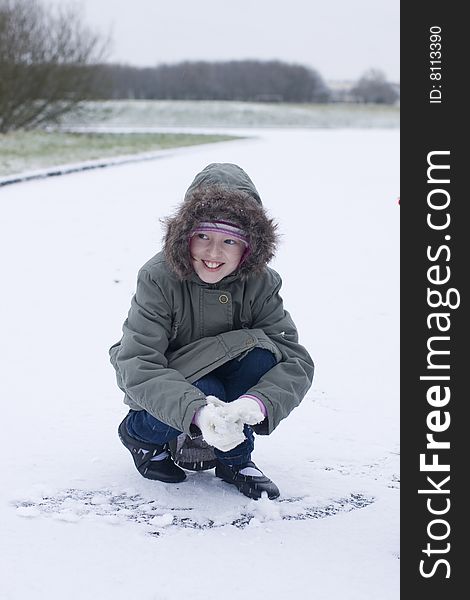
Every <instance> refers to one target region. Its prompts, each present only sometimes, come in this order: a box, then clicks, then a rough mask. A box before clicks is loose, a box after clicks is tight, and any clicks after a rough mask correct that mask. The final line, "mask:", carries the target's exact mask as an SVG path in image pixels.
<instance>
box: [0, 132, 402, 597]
mask: <svg viewBox="0 0 470 600" xmlns="http://www.w3.org/2000/svg"><path fill="white" fill-rule="evenodd" d="M254 133H256V134H257V137H256V138H253V139H249V140H240V141H233V142H227V143H223V144H217V145H211V146H207V147H205V146H201V147H193V148H190V149H185V150H184V151H183V152H177V151H174V152H172V153H171V154H170V155H167V156H163V157H162V158H161V159H159V160H155V161H147V162H142V163H134V164H128V165H121V166H116V167H110V168H107V169H103V170H96V171H88V172H83V173H75V174H70V175H65V176H62V177H53V178H49V179H44V180H39V181H32V182H28V183H20V184H17V185H11V186H8V187H5V188H2V189H1V190H0V202H1V207H2V219H1V224H0V245H1V247H0V256H1V273H2V288H3V291H2V294H1V301H0V302H1V315H2V323H3V326H2V334H3V335H2V344H1V350H0V353H1V356H0V360H1V364H2V389H3V403H2V404H3V410H2V419H3V427H2V436H1V441H2V457H3V460H2V463H3V471H2V486H1V506H0V519H1V532H2V534H1V537H0V540H1V541H0V548H1V554H2V561H1V563H0V565H1V566H0V569H1V573H0V597H1V598H2V599H5V600H24V599H25V598H28V599H31V600H36V599H40V600H42V599H47V600H56V599H57V600H58V599H62V598H67V600H85V599H86V600H88V599H95V598H99V599H100V600H108V599H109V600H121V599H123V600H124V599H126V600H128V599H129V598H131V597H132V598H138V599H139V600H173V599H179V598H191V600H199V599H201V600H202V599H204V600H213V599H214V600H215V599H218V598H227V599H229V600H232V599H236V598H242V597H245V596H248V595H249V596H250V597H266V598H276V599H277V598H279V599H281V598H286V597H289V598H305V599H307V598H315V599H316V600H336V599H341V600H356V599H358V600H359V599H360V600H369V599H373V600H388V599H394V600H395V599H397V598H398V597H399V592H398V574H399V539H398V524H399V514H398V486H399V482H398V481H399V480H398V465H399V457H398V452H399V449H398V420H399V414H398V379H399V373H398V368H399V360H398V359H399V357H398V342H399V340H398V298H399V277H398V275H399V274H398V263H399V248H398V240H399V207H398V205H397V196H398V195H399V188H398V185H399V179H398V142H399V136H398V132H397V131H396V130H367V131H366V130H329V131H322V130H290V131H289V130H269V131H268V130H264V131H258V132H254ZM214 161H217V162H235V163H238V164H239V165H240V166H242V167H243V168H244V169H245V170H246V171H247V172H248V173H249V174H250V175H251V177H252V178H253V180H254V182H255V184H256V186H257V187H258V190H259V191H260V194H261V196H262V198H263V200H264V203H265V205H266V206H267V208H268V209H269V211H270V213H271V214H272V215H273V216H274V217H276V218H277V220H278V221H279V223H280V229H281V232H282V233H283V242H282V245H281V248H280V252H279V255H278V257H277V259H276V260H275V261H274V262H273V266H274V268H276V269H278V270H279V272H280V273H281V274H282V276H283V281H284V286H283V293H282V295H283V298H284V301H285V305H286V307H287V309H288V310H289V311H290V312H291V314H292V315H293V317H294V320H295V321H296V323H297V325H298V328H299V331H300V336H301V342H302V343H303V344H304V345H306V346H307V347H308V349H309V350H310V353H311V355H312V357H313V359H314V361H315V363H316V369H317V370H316V377H315V381H314V385H313V387H312V389H311V390H310V392H309V393H308V394H307V396H306V398H305V399H304V401H303V403H302V404H301V405H300V407H299V408H298V409H296V410H295V411H294V412H293V413H292V414H291V415H290V417H289V418H288V419H286V420H285V421H283V422H282V423H281V425H280V426H279V427H278V428H277V429H276V431H275V432H274V433H273V434H272V435H271V436H269V437H258V438H257V446H256V450H255V454H254V459H255V461H256V462H257V463H258V464H259V465H260V467H262V468H263V470H264V471H265V472H266V473H267V474H268V475H269V476H271V477H272V478H273V479H274V481H276V483H277V484H278V485H279V487H280V489H281V497H280V499H279V500H276V501H274V502H269V501H268V500H261V501H258V502H255V501H252V500H248V499H247V498H245V497H244V496H242V495H241V494H239V493H238V492H237V491H236V490H235V488H232V486H228V485H226V484H224V483H223V482H221V481H219V480H216V478H215V477H214V476H213V472H212V471H208V472H204V473H190V474H189V476H188V479H187V480H186V481H185V482H183V483H182V484H180V485H176V486H175V485H173V486H172V485H165V484H161V483H155V482H151V481H148V480H145V479H142V478H141V477H140V476H139V474H138V473H137V471H136V470H135V469H134V466H133V464H132V462H131V459H130V456H129V454H128V452H127V451H126V450H125V449H124V448H123V447H122V446H121V444H120V442H119V440H118V437H117V434H116V428H117V425H118V423H119V422H120V420H121V419H122V417H123V416H124V415H125V413H126V407H125V406H124V405H123V404H122V402H121V397H122V394H121V392H120V391H119V390H118V388H117V387H116V385H115V379H114V371H113V369H112V367H111V365H110V364H109V362H108V355H107V350H108V347H109V346H110V345H111V344H112V343H113V342H114V341H116V340H117V339H119V337H120V330H121V325H122V322H123V320H124V318H125V316H126V313H127V310H128V306H129V302H130V298H131V295H132V293H133V290H134V286H135V279H136V274H137V270H138V268H139V267H140V266H141V265H142V264H143V263H144V262H145V261H146V260H147V259H148V258H149V257H150V256H152V255H153V254H154V253H155V252H156V251H158V249H159V247H160V236H161V229H160V224H159V221H158V220H159V218H161V217H162V216H165V215H167V214H168V213H169V212H171V211H172V210H173V208H174V207H175V206H176V205H177V203H178V202H179V201H180V200H181V199H182V197H183V194H184V191H185V189H186V188H187V186H188V185H189V183H190V182H191V180H192V178H193V176H194V174H195V173H196V172H197V171H199V170H200V169H201V168H203V167H204V166H205V165H206V164H208V163H209V162H214Z"/></svg>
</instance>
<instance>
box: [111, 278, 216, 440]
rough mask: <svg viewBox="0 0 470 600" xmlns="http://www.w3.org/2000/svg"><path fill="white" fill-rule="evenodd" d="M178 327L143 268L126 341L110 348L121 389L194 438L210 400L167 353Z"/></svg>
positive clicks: (127, 326) (127, 320)
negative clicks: (198, 415)
mask: <svg viewBox="0 0 470 600" xmlns="http://www.w3.org/2000/svg"><path fill="white" fill-rule="evenodd" d="M171 327H172V311H171V307H170V306H169V303H168V302H167V300H166V299H165V296H164V294H163V292H162V290H161V288H160V286H159V285H158V283H157V282H156V281H155V280H154V279H153V278H152V276H151V273H150V272H148V271H147V270H143V269H141V270H140V271H139V274H138V278H137V288H136V293H135V295H134V297H133V298H132V301H131V308H130V310H129V314H128V317H127V319H126V321H125V322H124V325H123V336H122V338H121V341H120V343H119V344H117V345H116V346H114V347H112V348H111V349H110V354H111V362H112V363H113V366H114V367H115V369H116V373H117V379H118V385H119V386H120V387H121V389H122V390H123V391H124V392H125V393H126V394H127V396H128V397H129V398H130V399H131V400H132V402H133V403H134V404H136V405H138V406H139V407H141V408H143V409H144V410H146V411H147V412H149V413H150V414H151V415H153V416H154V417H155V418H157V419H159V420H160V421H163V422H164V423H167V424H168V425H170V426H171V427H174V428H175V429H178V430H179V431H185V432H186V433H189V432H190V431H189V429H190V425H191V420H192V418H193V415H194V413H195V411H196V409H197V408H199V407H200V406H203V405H204V404H205V403H206V401H205V396H204V394H203V393H202V392H200V391H199V390H198V389H197V388H196V387H194V386H193V385H191V384H190V383H188V382H187V381H186V379H185V378H184V376H183V375H182V374H181V373H180V372H179V371H176V370H175V369H170V368H168V361H167V359H166V357H165V352H166V350H167V348H168V344H169V339H170V336H171Z"/></svg>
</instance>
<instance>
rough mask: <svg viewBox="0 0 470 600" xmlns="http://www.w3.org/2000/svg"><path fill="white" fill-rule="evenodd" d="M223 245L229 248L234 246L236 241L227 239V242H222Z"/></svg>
mask: <svg viewBox="0 0 470 600" xmlns="http://www.w3.org/2000/svg"><path fill="white" fill-rule="evenodd" d="M224 243H225V244H228V245H229V246H233V245H235V244H236V243H237V242H236V240H232V239H230V238H229V239H228V240H224Z"/></svg>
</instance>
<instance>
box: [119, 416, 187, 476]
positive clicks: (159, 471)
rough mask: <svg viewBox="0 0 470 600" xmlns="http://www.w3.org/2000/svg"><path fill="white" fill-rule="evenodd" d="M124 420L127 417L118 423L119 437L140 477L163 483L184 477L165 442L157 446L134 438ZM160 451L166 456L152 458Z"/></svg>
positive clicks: (184, 474)
mask: <svg viewBox="0 0 470 600" xmlns="http://www.w3.org/2000/svg"><path fill="white" fill-rule="evenodd" d="M126 422H127V417H126V418H125V419H124V420H123V421H122V423H121V424H120V425H119V429H118V434H119V439H120V440H121V442H122V443H123V444H124V446H125V447H126V448H127V449H128V450H129V452H130V453H131V455H132V458H133V459H134V464H135V466H136V468H137V470H138V471H139V473H140V474H141V475H142V477H145V478H146V479H154V480H157V481H164V482H165V483H180V482H181V481H184V480H185V479H186V473H185V472H184V471H183V469H180V468H179V467H177V466H176V465H175V463H174V462H173V459H172V458H171V454H170V452H169V451H168V449H167V444H165V445H164V446H158V445H157V444H150V443H148V442H140V441H139V440H136V439H135V438H133V437H131V436H130V435H129V433H128V432H127V426H126ZM162 452H166V454H167V456H166V458H163V459H162V460H152V458H153V457H154V456H158V455H159V454H162Z"/></svg>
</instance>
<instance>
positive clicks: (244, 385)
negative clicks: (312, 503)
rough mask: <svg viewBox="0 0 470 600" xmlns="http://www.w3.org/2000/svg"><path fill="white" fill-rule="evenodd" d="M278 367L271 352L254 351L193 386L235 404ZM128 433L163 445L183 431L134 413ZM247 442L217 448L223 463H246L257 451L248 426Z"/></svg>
mask: <svg viewBox="0 0 470 600" xmlns="http://www.w3.org/2000/svg"><path fill="white" fill-rule="evenodd" d="M275 364H276V359H275V357H274V355H273V354H272V352H270V351H269V350H263V349H262V348H254V349H253V350H251V351H250V352H249V353H248V354H247V355H246V356H245V357H244V358H242V359H240V360H239V359H237V358H234V359H233V360H230V361H229V362H227V363H225V364H224V365H222V366H221V367H218V368H217V369H215V370H214V371H212V372H211V373H209V374H208V375H205V376H204V377H201V379H198V380H197V381H195V382H194V383H193V385H194V386H195V387H197V388H198V389H200V390H201V392H203V393H204V394H205V395H206V396H217V398H219V399H220V400H223V401H224V402H232V401H233V400H236V399H237V398H239V397H240V396H241V395H242V394H245V393H246V392H247V391H248V390H249V389H250V388H251V387H253V386H254V385H256V384H257V383H258V381H259V380H260V378H261V377H262V376H263V375H264V374H265V373H266V372H267V371H269V370H270V369H272V368H273V367H274V365H275ZM127 430H128V432H129V435H131V436H132V437H134V438H136V439H138V440H141V441H144V442H149V443H151V444H158V445H161V446H163V444H166V443H167V442H169V441H170V440H172V439H174V438H176V437H178V436H179V435H180V433H181V431H178V430H177V429H174V428H173V427H170V426H169V425H167V424H166V423H162V421H159V420H158V419H156V418H155V417H153V416H152V415H151V414H149V413H148V412H147V411H145V410H136V411H135V410H131V411H130V412H129V416H128V418H127ZM243 431H244V434H245V436H246V439H245V441H244V442H242V443H241V444H239V445H238V446H236V447H235V448H232V450H229V451H228V452H222V451H221V450H218V449H217V448H214V453H215V455H216V457H217V459H218V460H220V462H222V463H224V464H226V465H228V466H241V465H244V464H246V463H247V462H248V461H249V460H250V457H251V453H252V452H253V448H254V443H255V442H254V434H253V430H252V429H251V427H250V426H249V425H245V428H244V430H243Z"/></svg>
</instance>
